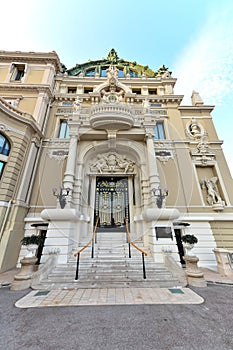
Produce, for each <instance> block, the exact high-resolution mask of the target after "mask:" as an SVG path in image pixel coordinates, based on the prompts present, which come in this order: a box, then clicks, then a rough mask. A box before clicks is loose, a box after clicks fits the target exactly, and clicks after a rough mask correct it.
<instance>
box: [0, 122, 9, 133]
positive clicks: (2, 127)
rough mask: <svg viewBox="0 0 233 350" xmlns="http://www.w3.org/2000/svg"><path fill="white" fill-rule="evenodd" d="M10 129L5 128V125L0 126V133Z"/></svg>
mask: <svg viewBox="0 0 233 350" xmlns="http://www.w3.org/2000/svg"><path fill="white" fill-rule="evenodd" d="M10 130H11V129H10V128H9V127H8V126H6V125H5V124H0V131H3V132H6V131H10Z"/></svg>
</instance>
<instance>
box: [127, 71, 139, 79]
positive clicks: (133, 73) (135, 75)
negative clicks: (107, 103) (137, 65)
mask: <svg viewBox="0 0 233 350" xmlns="http://www.w3.org/2000/svg"><path fill="white" fill-rule="evenodd" d="M129 75H130V76H131V77H132V78H137V77H138V74H137V73H136V72H133V71H132V70H131V71H130V72H129Z"/></svg>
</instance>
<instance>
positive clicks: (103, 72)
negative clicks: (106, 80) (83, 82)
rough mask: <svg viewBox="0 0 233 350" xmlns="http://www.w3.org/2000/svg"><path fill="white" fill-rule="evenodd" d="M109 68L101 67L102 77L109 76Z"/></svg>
mask: <svg viewBox="0 0 233 350" xmlns="http://www.w3.org/2000/svg"><path fill="white" fill-rule="evenodd" d="M106 70H107V68H103V69H101V77H106V76H107V71H106Z"/></svg>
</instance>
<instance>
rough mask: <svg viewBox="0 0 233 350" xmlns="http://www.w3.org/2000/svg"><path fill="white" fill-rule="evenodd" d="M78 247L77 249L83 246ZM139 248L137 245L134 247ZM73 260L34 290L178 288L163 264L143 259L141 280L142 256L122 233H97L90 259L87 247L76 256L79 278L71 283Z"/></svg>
mask: <svg viewBox="0 0 233 350" xmlns="http://www.w3.org/2000/svg"><path fill="white" fill-rule="evenodd" d="M84 244H85V243H84V242H83V243H82V244H80V248H81V247H82V246H84ZM138 245H139V247H140V248H142V249H143V247H142V246H140V243H139V244H138ZM76 262H77V258H75V257H74V256H73V254H72V255H71V257H70V259H69V261H68V264H67V265H58V266H56V267H55V268H54V269H53V271H52V272H51V273H50V274H49V275H48V276H47V278H45V279H43V280H41V281H40V283H38V285H36V286H34V287H33V288H34V289H47V290H48V289H50V290H51V289H72V288H126V287H138V288H139V287H142V288H145V287H148V288H149V287H164V288H172V287H178V286H180V284H179V281H178V280H177V279H176V278H175V277H173V276H172V274H171V272H170V271H169V270H168V269H167V268H166V267H165V266H164V265H163V264H158V263H155V262H154V261H153V260H152V258H151V257H149V256H145V267H146V279H144V278H143V265H142V254H141V253H140V252H139V251H138V250H136V249H135V248H134V247H132V246H131V258H129V246H128V244H127V242H126V233H125V232H98V234H97V243H96V244H95V250H94V258H91V247H88V248H86V249H85V250H84V251H83V252H82V253H81V254H80V260H79V276H78V280H75V272H76Z"/></svg>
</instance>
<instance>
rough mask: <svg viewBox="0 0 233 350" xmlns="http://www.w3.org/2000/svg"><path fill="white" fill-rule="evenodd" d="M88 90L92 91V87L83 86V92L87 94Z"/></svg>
mask: <svg viewBox="0 0 233 350" xmlns="http://www.w3.org/2000/svg"><path fill="white" fill-rule="evenodd" d="M89 92H93V88H90V87H85V88H84V94H89Z"/></svg>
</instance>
